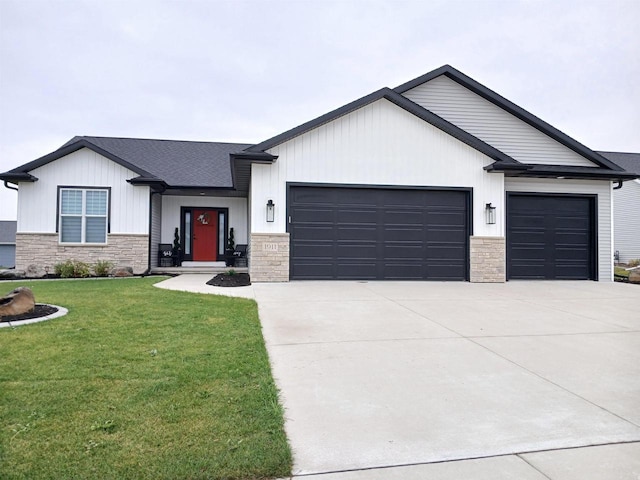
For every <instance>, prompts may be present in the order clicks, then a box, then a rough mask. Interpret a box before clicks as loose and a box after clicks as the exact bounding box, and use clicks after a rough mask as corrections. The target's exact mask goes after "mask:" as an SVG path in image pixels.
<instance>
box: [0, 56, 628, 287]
mask: <svg viewBox="0 0 640 480" xmlns="http://www.w3.org/2000/svg"><path fill="white" fill-rule="evenodd" d="M635 176H636V175H633V174H632V173H629V172H626V171H624V169H622V168H621V167H619V166H618V165H616V164H615V163H614V162H612V161H610V160H608V159H607V158H605V157H604V156H602V155H600V154H598V153H596V152H593V151H592V150H589V149H588V148H587V147H585V146H583V145H581V144H579V143H578V142H576V141H575V140H573V139H571V138H569V137H567V136H566V135H564V134H563V133H562V132H559V131H558V130H556V129H554V128H553V127H551V126H550V125H548V124H546V123H544V122H543V121H541V120H539V119H538V118H536V117H534V116H533V115H531V114H529V113H528V112H526V111H524V110H522V109H520V108H519V107H517V106H516V105H514V104H512V103H511V102H509V101H508V100H506V99H504V98H502V97H500V96H499V95H497V94H495V93H494V92H492V91H491V90H489V89H487V88H486V87H484V86H482V85H480V84H478V83H477V82H475V81H474V80H472V79H470V78H469V77H466V76H465V75H464V74H462V73H460V72H459V71H457V70H455V69H454V68H452V67H450V66H444V67H442V68H440V69H438V70H435V71H433V72H430V73H428V74H426V75H424V76H422V77H419V78H417V79H415V80H412V81H411V82H408V83H406V84H404V85H401V86H399V87H397V88H396V89H393V90H392V89H388V88H383V89H381V90H379V91H377V92H374V93H372V94H370V95H367V96H365V97H363V98H361V99H358V100H356V101H354V102H352V103H350V104H348V105H345V106H343V107H341V108H339V109H337V110H335V111H333V112H329V113H327V114H326V115H323V116H321V117H319V118H317V119H315V120H312V121H310V122H307V123H305V124H303V125H300V126H299V127H296V128H294V129H292V130H290V131H288V132H284V133H283V134H280V135H278V136H276V137H274V138H271V139H268V140H266V141H264V142H262V143H259V144H255V145H244V144H229V143H226V144H222V143H214V142H178V141H163V140H144V139H114V138H102V137H75V138H74V139H72V140H71V141H70V142H68V143H67V144H65V145H64V146H63V147H61V148H60V149H59V150H56V151H55V152H52V153H51V154H49V155H46V156H45V157H42V158H40V159H37V160H35V161H33V162H30V163H28V164H25V165H23V166H21V167H18V168H16V169H14V170H11V171H9V172H6V173H4V174H0V179H2V180H5V182H11V183H13V184H17V185H18V188H19V199H18V235H17V254H16V264H17V267H18V268H22V269H24V268H27V267H28V266H29V265H33V264H35V265H37V266H38V267H40V268H44V267H48V268H51V267H52V265H53V264H55V263H57V262H59V261H62V260H64V259H67V258H75V259H79V260H85V261H89V262H92V261H96V260H98V259H100V260H110V261H113V262H114V263H116V264H119V265H126V266H131V267H132V268H133V269H134V271H135V272H136V273H142V272H145V271H148V270H151V269H154V268H155V267H157V263H158V262H157V261H158V258H157V249H158V245H159V244H168V243H173V240H174V233H175V230H176V228H177V229H178V232H179V234H180V242H181V248H182V251H183V255H184V257H185V260H187V261H191V262H194V263H195V264H199V263H203V264H204V263H205V262H216V261H221V260H223V259H224V255H225V252H224V250H225V246H226V244H227V240H228V235H229V229H230V228H233V229H234V233H235V241H236V243H237V244H248V246H249V249H248V250H249V271H250V273H251V276H252V280H253V281H288V280H290V279H300V280H303V279H365V280H366V279H370V280H374V279H404V280H408V279H411V280H459V281H464V280H467V281H472V282H503V281H505V280H516V279H591V280H601V281H609V280H611V279H612V277H613V272H612V257H613V249H614V246H613V239H612V237H613V235H612V222H613V215H612V195H613V194H612V192H613V188H614V186H618V185H619V184H620V183H621V182H622V180H628V179H633V178H634V177H635ZM628 183H629V182H627V184H628Z"/></svg>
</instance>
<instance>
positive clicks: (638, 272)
mask: <svg viewBox="0 0 640 480" xmlns="http://www.w3.org/2000/svg"><path fill="white" fill-rule="evenodd" d="M629 283H640V269H637V268H636V269H635V270H631V271H630V272H629Z"/></svg>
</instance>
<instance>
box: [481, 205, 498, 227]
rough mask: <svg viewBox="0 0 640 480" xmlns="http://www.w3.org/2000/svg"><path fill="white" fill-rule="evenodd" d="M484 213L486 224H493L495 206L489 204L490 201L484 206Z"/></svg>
mask: <svg viewBox="0 0 640 480" xmlns="http://www.w3.org/2000/svg"><path fill="white" fill-rule="evenodd" d="M484 215H485V220H486V221H487V224H489V225H493V224H494V223H496V207H493V206H491V204H490V203H487V205H486V206H485V207H484Z"/></svg>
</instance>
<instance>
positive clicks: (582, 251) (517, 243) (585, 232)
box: [288, 185, 596, 280]
mask: <svg viewBox="0 0 640 480" xmlns="http://www.w3.org/2000/svg"><path fill="white" fill-rule="evenodd" d="M470 204H471V198H470V192H469V191H468V190H464V189H450V190H442V189H395V188H355V187H329V186H308V185H304V186H290V188H289V195H288V214H289V233H290V235H291V244H290V245H291V272H290V276H291V278H292V279H299V280H300V279H351V280H353V279H359V280H369V279H370V280H375V279H388V280H468V278H469V236H470V234H471V222H470V210H471V209H470ZM506 238H507V245H506V248H507V252H506V256H507V278H508V279H581V280H587V279H595V278H596V268H595V265H596V260H595V252H596V240H595V238H596V237H595V198H593V197H589V196H568V195H540V194H520V193H510V194H508V195H507V228H506Z"/></svg>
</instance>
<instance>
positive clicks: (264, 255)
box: [249, 233, 289, 282]
mask: <svg viewBox="0 0 640 480" xmlns="http://www.w3.org/2000/svg"><path fill="white" fill-rule="evenodd" d="M249 274H250V275H251V281H252V282H288V281H289V234H288V233H252V234H251V241H250V244H249Z"/></svg>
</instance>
